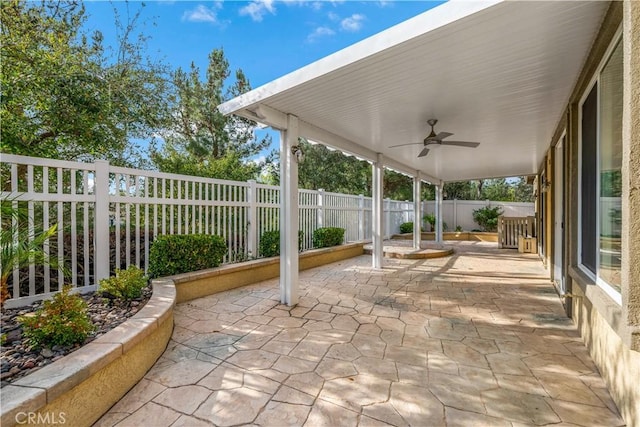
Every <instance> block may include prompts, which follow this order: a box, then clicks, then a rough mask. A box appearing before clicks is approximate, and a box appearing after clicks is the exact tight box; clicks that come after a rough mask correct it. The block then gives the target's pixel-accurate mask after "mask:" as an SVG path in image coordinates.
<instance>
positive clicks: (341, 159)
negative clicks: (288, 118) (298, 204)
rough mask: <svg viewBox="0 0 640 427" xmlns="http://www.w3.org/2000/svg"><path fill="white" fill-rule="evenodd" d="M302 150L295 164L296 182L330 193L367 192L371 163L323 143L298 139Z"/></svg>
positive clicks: (368, 189) (369, 183)
mask: <svg viewBox="0 0 640 427" xmlns="http://www.w3.org/2000/svg"><path fill="white" fill-rule="evenodd" d="M299 145H300V147H301V148H302V151H303V152H304V154H305V160H304V163H302V164H300V166H299V167H298V184H299V185H300V187H302V188H306V189H313V190H315V189H319V188H322V189H324V190H326V191H330V192H334V193H347V194H364V195H367V196H369V195H371V165H370V164H369V163H367V162H365V161H362V160H358V159H357V158H355V157H352V156H345V155H344V154H343V153H342V152H340V151H336V150H331V149H329V148H327V147H325V146H324V145H320V144H311V143H309V142H308V141H306V140H305V139H300V142H299Z"/></svg>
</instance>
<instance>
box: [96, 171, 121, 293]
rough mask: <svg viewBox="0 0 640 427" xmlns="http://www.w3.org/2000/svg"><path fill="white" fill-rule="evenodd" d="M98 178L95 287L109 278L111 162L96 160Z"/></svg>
mask: <svg viewBox="0 0 640 427" xmlns="http://www.w3.org/2000/svg"><path fill="white" fill-rule="evenodd" d="M95 165H96V176H95V177H94V183H93V185H94V186H95V188H94V195H95V198H96V204H95V207H94V212H95V218H94V221H95V225H94V227H95V230H94V234H93V235H94V241H93V245H94V248H95V249H94V251H95V254H94V256H95V278H94V281H95V283H94V284H95V285H97V284H98V283H99V282H100V280H101V279H106V278H108V277H109V260H110V259H111V256H110V255H109V241H110V239H109V162H107V161H105V160H96V161H95ZM116 221H118V219H116ZM116 238H118V236H116Z"/></svg>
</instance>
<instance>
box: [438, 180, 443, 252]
mask: <svg viewBox="0 0 640 427" xmlns="http://www.w3.org/2000/svg"><path fill="white" fill-rule="evenodd" d="M442 186H443V184H442V183H441V184H439V185H436V242H437V243H442Z"/></svg>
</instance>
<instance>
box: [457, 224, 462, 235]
mask: <svg viewBox="0 0 640 427" xmlns="http://www.w3.org/2000/svg"><path fill="white" fill-rule="evenodd" d="M461 231H462V227H460V226H459V225H456V232H458V233H459V232H461Z"/></svg>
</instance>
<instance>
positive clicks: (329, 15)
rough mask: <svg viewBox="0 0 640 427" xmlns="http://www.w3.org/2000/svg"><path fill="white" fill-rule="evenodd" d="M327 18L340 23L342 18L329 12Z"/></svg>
mask: <svg viewBox="0 0 640 427" xmlns="http://www.w3.org/2000/svg"><path fill="white" fill-rule="evenodd" d="M327 16H328V17H329V19H330V20H332V21H333V22H338V21H339V20H340V16H338V14H337V13H335V12H329V13H327Z"/></svg>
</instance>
